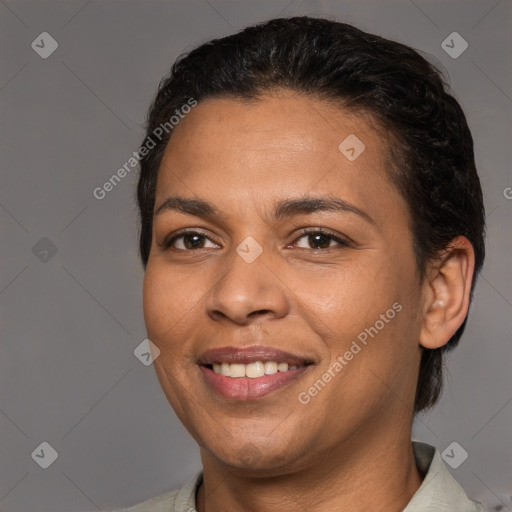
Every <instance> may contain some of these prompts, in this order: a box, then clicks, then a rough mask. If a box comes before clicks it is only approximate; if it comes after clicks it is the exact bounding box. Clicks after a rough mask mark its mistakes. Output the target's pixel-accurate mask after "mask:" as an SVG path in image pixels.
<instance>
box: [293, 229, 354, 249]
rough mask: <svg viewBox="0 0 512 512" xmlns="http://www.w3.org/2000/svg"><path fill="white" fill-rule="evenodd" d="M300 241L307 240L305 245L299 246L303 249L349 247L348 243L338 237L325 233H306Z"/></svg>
mask: <svg viewBox="0 0 512 512" xmlns="http://www.w3.org/2000/svg"><path fill="white" fill-rule="evenodd" d="M300 239H305V245H303V246H300V245H299V247H300V248H301V249H329V248H331V247H336V246H342V247H347V246H348V243H347V242H345V241H344V240H342V239H341V238H339V237H338V236H336V235H334V234H333V233H329V232H325V231H318V230H317V231H308V232H304V233H303V234H302V235H301V236H300V237H299V238H298V239H297V240H300ZM333 242H334V243H333Z"/></svg>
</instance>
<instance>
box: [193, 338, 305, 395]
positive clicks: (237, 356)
mask: <svg viewBox="0 0 512 512" xmlns="http://www.w3.org/2000/svg"><path fill="white" fill-rule="evenodd" d="M198 364H199V367H200V369H201V371H202V373H203V376H204V377H205V381H206V383H207V384H208V385H209V386H210V387H211V388H212V389H213V390H214V391H216V392H217V393H220V394H221V395H223V396H224V397H227V398H231V399H235V400H251V399H255V398H261V397H263V396H265V395H267V394H268V393H270V392H272V391H275V390H277V389H280V388H283V387H284V386H286V385H288V384H289V383H291V382H292V381H294V380H296V379H297V378H298V377H299V376H301V375H302V374H303V373H304V372H305V371H307V369H308V367H309V366H311V365H313V364H314V362H313V361H312V360H311V359H309V358H306V357H302V356H299V355H294V354H291V353H289V352H284V351H281V350H276V349H272V348H269V347H262V346H252V347H248V348H234V347H225V348H220V349H213V350H209V351H207V352H205V353H204V354H202V356H201V357H200V359H199V361H198Z"/></svg>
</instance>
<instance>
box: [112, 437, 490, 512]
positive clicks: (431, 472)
mask: <svg viewBox="0 0 512 512" xmlns="http://www.w3.org/2000/svg"><path fill="white" fill-rule="evenodd" d="M412 447H413V450H414V456H415V458H416V465H417V466H418V470H419V471H420V472H421V474H425V477H424V479H423V483H422V484H421V486H420V487H419V489H418V490H417V491H416V493H415V494H414V496H413V497H412V499H411V501H410V502H409V504H408V505H407V507H405V509H404V510H403V512H486V511H485V508H484V507H483V506H482V504H481V503H479V502H477V501H472V500H470V499H469V498H468V497H467V496H466V493H465V492H464V490H463V489H462V487H461V486H460V485H459V484H458V483H457V482H456V480H455V479H454V478H453V477H452V475H451V474H450V472H449V471H448V469H447V468H446V466H445V465H444V462H443V460H442V459H441V454H440V453H439V451H438V450H437V449H436V448H434V447H433V446H430V445H428V444H425V443H419V442H417V441H413V442H412ZM202 478H203V473H202V471H200V472H199V473H197V474H196V475H195V476H194V477H193V478H191V479H190V480H189V481H188V482H187V483H186V484H185V485H184V486H183V487H182V488H181V489H179V490H178V491H172V492H167V493H165V494H161V495H160V496H157V497H156V498H152V499H150V500H148V501H144V502H143V503H140V504H139V505H135V506H133V507H130V508H126V509H123V510H119V511H117V512H197V511H196V503H195V495H196V491H197V488H198V486H199V485H200V483H201V481H202Z"/></svg>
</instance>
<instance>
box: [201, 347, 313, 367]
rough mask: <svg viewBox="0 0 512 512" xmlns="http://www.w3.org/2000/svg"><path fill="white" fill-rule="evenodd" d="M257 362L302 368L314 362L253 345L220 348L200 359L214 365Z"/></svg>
mask: <svg viewBox="0 0 512 512" xmlns="http://www.w3.org/2000/svg"><path fill="white" fill-rule="evenodd" d="M256 361H262V362H263V361H277V362H279V363H288V364H289V365H297V366H302V365H304V364H308V363H311V362H312V360H311V359H308V358H306V357H302V356H299V355H296V354H292V353H290V352H285V351H284V350H279V349H275V348H272V347H264V346H262V345H252V346H250V347H244V348H240V347H220V348H214V349H210V350H207V351H206V352H203V353H202V354H201V356H200V357H199V360H198V363H199V364H203V365H206V364H214V363H240V364H249V363H255V362H256Z"/></svg>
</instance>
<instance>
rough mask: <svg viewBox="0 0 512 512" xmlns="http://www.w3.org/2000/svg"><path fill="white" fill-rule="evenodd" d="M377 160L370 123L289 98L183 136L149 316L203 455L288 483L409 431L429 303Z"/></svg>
mask: <svg viewBox="0 0 512 512" xmlns="http://www.w3.org/2000/svg"><path fill="white" fill-rule="evenodd" d="M347 137H348V139H347ZM356 137H357V138H356ZM361 143H362V144H364V147H363V146H362V145H361ZM385 154H386V142H385V141H384V140H383V138H382V135H381V134H379V132H378V131H377V130H376V129H374V123H373V122H372V119H371V118H370V117H367V116H362V115H361V116H357V117H356V116H354V115H349V114H348V113H347V112H345V111H343V110H341V109H340V108H339V107H333V106H332V105H331V104H329V103H327V102H325V101H322V100H315V99H313V98H307V97H306V98H305V97H300V96H299V95H297V94H294V93H292V92H282V93H280V94H274V95H270V94H269V95H266V96H264V97H262V99H260V100H258V101H255V102H250V103H249V102H242V101H237V100H231V99H213V100H207V101H204V102H202V103H199V105H198V106H197V107H195V108H193V109H192V111H191V112H190V113H189V114H187V115H186V117H185V118H184V119H183V120H182V121H181V122H180V124H179V125H178V126H177V127H176V128H175V131H174V133H173V135H172V137H171V139H170V142H169V144H168V146H167V148H166V151H165V155H164V158H163V161H162V165H161V168H160V171H159V176H158V184H157V190H156V202H155V215H154V222H153V240H152V247H151V253H150V257H149V261H148V264H147V270H146V275H145V280H144V316H145V321H146V326H147V331H148V337H149V339H150V340H151V341H152V342H153V343H155V344H156V345H157V346H158V348H159V349H160V356H159V357H158V358H157V359H156V360H155V363H154V364H155V368H156V371H157V374H158V377H159V380H160V383H161V385H162V388H163V390H164V392H165V394H166V396H167V398H168V400H169V402H170V403H171V405H172V407H173V408H174V410H175V411H176V413H177V415H178V416H179V418H180V419H181V421H182V422H183V423H184V425H185V426H186V428H187V429H188V430H189V431H190V432H191V434H192V435H193V436H194V438H195V439H196V440H197V442H198V443H199V445H200V446H201V447H202V452H203V456H205V457H213V458H215V460H217V461H220V462H223V463H226V464H228V465H229V466H232V467H238V468H245V467H247V468H248V467H251V468H253V470H257V469H262V470H263V469H264V470H266V471H267V472H268V471H269V470H274V471H275V472H279V471H286V470H287V468H291V467H293V468H299V467H307V465H308V464H311V463H313V462H314V461H315V460H319V458H320V457H322V456H323V455H324V454H325V453H331V454H333V453H334V452H336V451H338V452H340V453H343V451H344V450H345V451H346V450H348V449H349V447H352V448H353V447H355V446H357V445H358V443H359V442H361V443H364V441H365V439H368V436H373V435H386V434H390V435H391V433H396V430H397V429H409V428H410V421H411V417H412V406H413V403H414V395H415V387H416V380H417V375H418V365H419V359H420V347H419V344H418V336H419V331H420V327H421V309H422V307H421V296H422V294H421V285H420V280H419V278H418V273H417V268H416V260H415V255H414V252H413V240H412V232H411V229H410V215H409V212H408V208H407V205H406V203H405V201H404V200H403V199H402V197H401V196H400V194H399V192H398V191H397V189H396V188H395V186H394V185H393V184H392V183H391V181H390V179H389V178H388V175H387V172H386V169H385V166H386V158H385ZM190 200H194V201H196V202H194V203H187V201H190ZM190 232H192V233H190ZM258 362H260V363H261V364H258ZM265 363H267V364H265ZM276 363H277V364H276ZM279 363H281V366H280V367H277V365H278V364H279ZM284 363H288V365H289V367H291V368H289V369H288V370H287V371H285V370H286V365H284ZM294 366H296V367H297V368H294ZM278 368H279V369H280V370H282V371H278ZM262 373H265V374H264V375H262ZM241 375H246V376H245V377H243V376H241ZM360 446H361V445H360Z"/></svg>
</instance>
